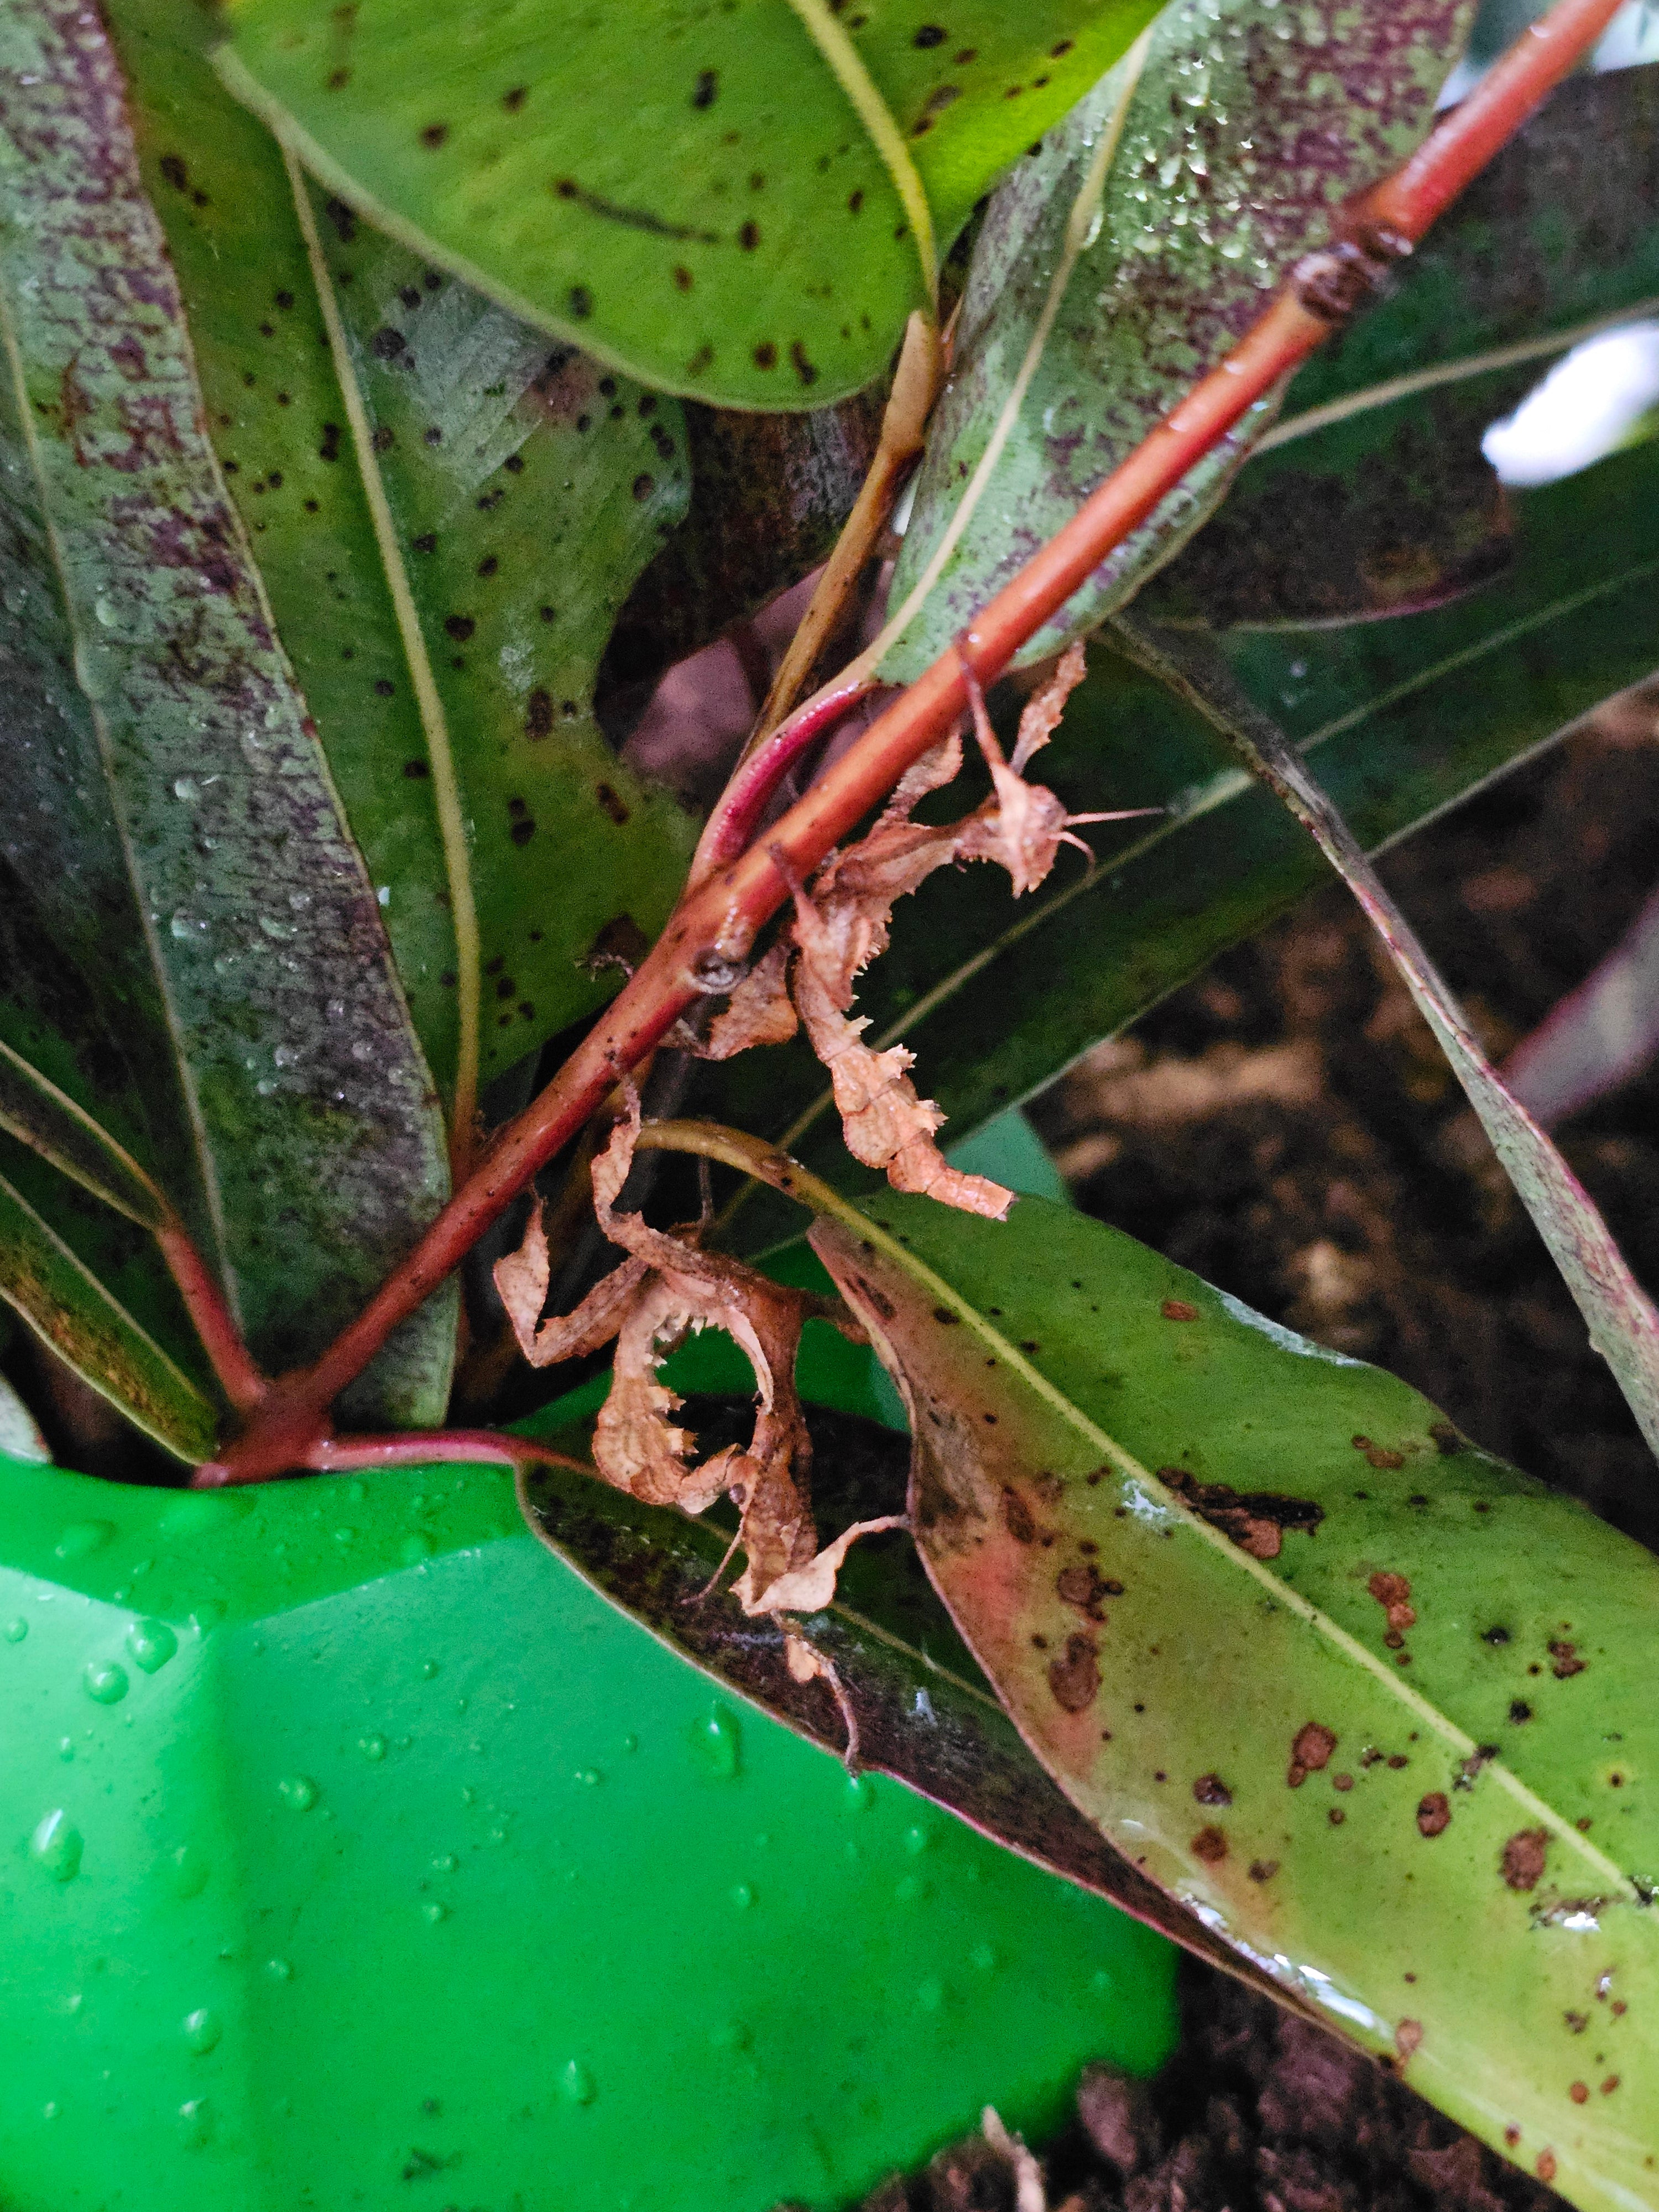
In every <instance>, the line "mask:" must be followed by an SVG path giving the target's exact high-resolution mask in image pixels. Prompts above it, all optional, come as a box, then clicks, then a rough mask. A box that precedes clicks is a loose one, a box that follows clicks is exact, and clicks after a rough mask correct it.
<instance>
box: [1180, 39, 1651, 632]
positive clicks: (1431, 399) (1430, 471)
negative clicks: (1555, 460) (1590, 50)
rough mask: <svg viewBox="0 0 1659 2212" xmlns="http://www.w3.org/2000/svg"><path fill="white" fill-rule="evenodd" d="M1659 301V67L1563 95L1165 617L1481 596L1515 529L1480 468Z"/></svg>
mask: <svg viewBox="0 0 1659 2212" xmlns="http://www.w3.org/2000/svg"><path fill="white" fill-rule="evenodd" d="M1656 300H1659V69H1633V70H1616V71H1613V72H1612V73H1610V74H1608V75H1606V76H1589V77H1581V78H1578V79H1577V80H1574V81H1572V82H1569V83H1567V84H1565V85H1563V86H1561V87H1560V88H1559V89H1558V90H1557V91H1556V92H1555V93H1554V94H1553V95H1552V96H1551V98H1550V100H1549V101H1548V103H1547V105H1546V106H1545V107H1544V108H1543V109H1542V111H1541V112H1540V113H1539V114H1537V115H1535V116H1534V118H1533V119H1532V120H1531V122H1530V123H1528V125H1527V126H1526V128H1525V130H1524V131H1522V133H1521V134H1520V136H1519V137H1517V138H1516V139H1515V140H1513V141H1512V142H1511V143H1510V144H1509V145H1508V146H1506V147H1505V148H1504V150H1503V152H1502V153H1501V154H1499V155H1498V157H1497V159H1496V160H1495V161H1493V162H1492V165H1491V167H1489V168H1487V169H1486V170H1485V171H1483V172H1482V173H1481V174H1480V176H1479V177H1478V178H1477V179H1475V181H1474V184H1473V185H1471V186H1470V188H1469V190H1468V191H1467V192H1466V193H1465V194H1464V195H1463V197H1462V198H1461V199H1460V200H1459V202H1458V203H1457V205H1456V206H1455V208H1454V209H1453V210H1452V211H1451V213H1450V214H1449V216H1447V217H1446V218H1445V220H1444V221H1443V222H1441V223H1439V224H1438V225H1437V227H1436V228H1435V229H1434V230H1432V231H1431V233H1430V234H1429V237H1428V239H1427V240H1426V242H1425V244H1424V245H1423V246H1419V249H1418V251H1417V252H1416V254H1415V255H1414V256H1413V259H1412V263H1411V265H1410V268H1409V270H1407V271H1406V272H1404V274H1403V275H1402V276H1401V281H1400V283H1399V285H1398V286H1397V288H1396V289H1395V292H1394V294H1393V295H1392V296H1391V297H1389V299H1388V300H1386V301H1384V302H1383V304H1382V305H1381V306H1380V307H1376V308H1373V309H1372V310H1371V311H1370V313H1367V314H1365V315H1364V316H1362V317H1361V318H1360V319H1359V320H1358V322H1357V323H1356V324H1354V325H1352V327H1351V328H1350V329H1349V330H1347V331H1344V332H1343V333H1342V334H1341V335H1340V337H1338V338H1337V339H1336V340H1335V341H1334V343H1333V344H1331V345H1330V346H1328V347H1327V348H1326V349H1323V350H1322V352H1320V353H1318V354H1316V356H1314V358H1313V359H1312V361H1310V362H1309V363H1308V364H1307V366H1306V367H1305V368H1303V369H1302V370H1301V371H1300V372H1299V373H1298V374H1297V378H1296V380H1295V382H1294V383H1293V384H1292V385H1291V389H1290V392H1289V394H1288V396H1287V398H1286V399H1285V410H1284V414H1283V416H1282V417H1281V419H1280V420H1279V422H1277V423H1276V424H1275V425H1274V426H1273V428H1272V429H1270V430H1269V431H1267V433H1266V435H1264V436H1263V437H1262V439H1261V441H1260V443H1259V444H1258V446H1257V447H1256V450H1255V453H1254V454H1253V455H1252V457H1251V459H1250V460H1249V463H1248V464H1247V465H1246V466H1245V468H1244V470H1243V473H1242V474H1241V476H1240V477H1239V479H1238V481H1237V483H1236V485H1235V486H1234V487H1233V489H1232V491H1231V493H1230V495H1229V496H1228V498H1227V499H1226V501H1225V503H1224V504H1223V506H1222V507H1221V508H1220V510H1219V512H1218V513H1217V514H1215V515H1214V516H1213V517H1212V520H1210V521H1209V522H1208V523H1207V524H1206V526H1205V527H1204V529H1203V531H1202V532H1200V534H1199V536H1198V537H1197V538H1194V540H1193V542H1192V543H1191V544H1189V545H1188V547H1187V548H1186V549H1185V550H1183V551H1182V553H1181V554H1180V555H1178V556H1177V557H1176V559H1175V560H1174V561H1173V562H1170V565H1169V567H1168V568H1165V569H1164V570H1163V571H1162V572H1161V573H1160V574H1158V576H1157V577H1156V578H1155V579H1154V580H1152V583H1151V584H1150V586H1148V588H1147V592H1146V597H1145V599H1144V601H1143V611H1145V612H1146V614H1147V615H1148V616H1150V617H1152V619H1154V620H1157V621H1160V622H1162V621H1170V620H1176V621H1183V622H1186V621H1194V620H1205V621H1207V622H1209V623H1213V624H1225V623H1294V622H1297V621H1307V622H1316V621H1317V622H1328V621H1337V620H1347V619H1351V618H1353V617H1376V616H1378V615H1386V614H1395V613H1404V612H1409V611H1413V610H1414V609H1415V608H1418V607H1420V606H1423V605H1431V604H1434V603H1435V602H1436V601H1437V600H1438V599H1443V598H1445V597H1447V596H1449V595H1450V594H1452V593H1454V592H1458V591H1460V590H1464V589H1467V588H1468V587H1469V586H1471V585H1474V584H1477V583H1480V582H1481V581H1483V580H1485V579H1486V577H1488V576H1490V575H1491V574H1493V573H1494V572H1495V570H1496V569H1497V568H1499V567H1501V566H1502V564H1503V562H1504V559H1505V558H1506V557H1507V556H1508V553H1509V550H1510V527H1511V524H1510V514H1509V512H1508V508H1507V506H1506V504H1505V502H1504V498H1503V495H1502V494H1501V492H1500V491H1499V489H1498V483H1497V480H1496V478H1495V477H1494V474H1493V472H1492V469H1491V467H1490V466H1489V465H1488V464H1487V462H1486V459H1484V457H1483V456H1482V454H1481V452H1480V441H1481V438H1482V436H1483V435H1484V433H1485V431H1486V428H1487V426H1488V425H1489V424H1490V423H1491V422H1492V421H1493V419H1494V418H1495V417H1496V416H1499V415H1502V414H1504V413H1506V412H1507V411H1508V410H1509V409H1510V407H1511V406H1512V405H1513V404H1515V402H1516V400H1518V399H1519V398H1522V395H1523V394H1524V393H1525V392H1526V391H1527V390H1528V388H1529V387H1530V386H1531V385H1532V384H1533V383H1534V381H1535V380H1536V379H1537V377H1538V376H1539V375H1540V374H1542V373H1543V371H1544V369H1545V368H1547V364H1548V362H1549V360H1550V358H1551V356H1553V355H1554V354H1558V353H1559V352H1560V351H1561V350H1562V349H1564V347H1565V345H1567V344H1568V343H1571V342H1572V340H1573V339H1574V338H1575V337H1577V336H1579V335H1582V334H1583V333H1584V332H1585V331H1587V330H1589V329H1593V328H1595V326H1596V325H1598V324H1599V323H1600V322H1601V320H1602V319H1604V318H1606V317H1607V316H1610V315H1618V314H1620V313H1632V312H1635V311H1637V310H1638V309H1642V308H1651V307H1652V306H1653V305H1654V304H1655V302H1656Z"/></svg>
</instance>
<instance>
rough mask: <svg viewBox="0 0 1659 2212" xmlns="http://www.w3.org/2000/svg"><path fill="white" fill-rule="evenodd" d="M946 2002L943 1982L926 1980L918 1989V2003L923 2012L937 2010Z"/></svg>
mask: <svg viewBox="0 0 1659 2212" xmlns="http://www.w3.org/2000/svg"><path fill="white" fill-rule="evenodd" d="M944 2002H945V1985H944V1984H943V1983H942V1982H935V1981H926V1982H924V1983H923V1984H921V1988H920V1989H919V1990H917V1991H916V2004H917V2007H918V2008H919V2009H920V2010H921V2011H922V2012H937V2011H938V2010H939V2007H940V2006H941V2005H942V2004H943V2003H944Z"/></svg>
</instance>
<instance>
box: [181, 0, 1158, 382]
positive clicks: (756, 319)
mask: <svg viewBox="0 0 1659 2212" xmlns="http://www.w3.org/2000/svg"><path fill="white" fill-rule="evenodd" d="M1151 12H1152V10H1151V8H1150V6H1149V5H1148V3H1147V0H1034V4H1033V5H1031V6H1030V7H1028V8H1025V9H1020V10H1018V11H1015V12H1012V13H1011V12H1010V11H1009V10H1008V9H1005V8H1000V7H998V6H996V5H995V4H994V0H966V4H962V5H957V6H954V7H953V8H952V9H951V10H950V12H949V15H948V16H947V17H946V18H945V20H943V21H941V20H939V18H938V16H937V15H936V14H935V13H933V12H930V10H929V9H928V8H927V6H925V5H924V4H923V0H901V4H896V5H893V6H890V7H885V8H883V9H876V10H872V11H870V12H869V13H868V14H867V15H862V16H844V15H842V14H841V12H840V11H839V10H837V9H834V8H832V7H830V6H829V5H828V4H826V3H825V0H745V4H744V5H741V6H737V7H733V8H731V9H721V8H717V7H714V6H713V5H710V4H707V0H704V4H699V5H697V6H696V7H694V8H692V9H685V8H684V7H681V6H678V5H670V4H668V0H635V4H634V5H632V6H630V7H629V9H628V10H627V11H626V13H625V14H624V15H622V16H620V17H618V16H617V15H615V14H612V13H601V14H598V15H590V16H572V15H569V14H568V13H565V14H561V15H557V16H550V15H535V14H534V13H530V14H524V13H514V12H512V11H508V12H507V13H505V14H503V13H502V11H501V10H500V9H495V8H491V7H489V6H487V5H485V4H483V0H467V4H465V5H460V6H451V7H448V8H447V9H444V10H442V12H441V14H439V15H432V14H430V13H429V12H428V13H425V14H423V13H422V11H420V10H419V9H416V8H413V7H411V6H410V5H408V4H407V0H363V4H360V5H359V6H357V7H356V8H355V9H353V11H352V12H351V14H350V15H345V16H343V15H338V14H337V12H335V11H334V10H332V9H328V8H325V7H323V6H320V5H318V4H317V0H239V4H238V5H237V6H236V7H235V8H234V9H233V10H232V13H231V27H232V34H233V43H232V46H231V47H230V49H229V50H228V52H226V53H225V54H224V56H222V66H223V68H224V70H225V73H226V76H227V77H228V81H229V82H231V83H232V84H234V87H235V88H236V89H237V91H238V93H239V94H240V95H241V96H242V97H243V98H245V99H246V100H249V101H250V102H252V103H253V104H255V105H256V106H258V108H259V109H260V110H261V112H264V114H266V115H267V116H269V117H270V119H271V121H272V123H273V125H274V127H275V128H276V130H277V131H279V132H281V133H282V134H283V135H284V136H285V137H287V138H288V140H289V143H291V144H293V145H294V146H295V149H296V150H297V151H299V152H300V153H301V156H302V158H303V159H304V160H305V161H306V162H307V165H308V166H310V167H312V168H313V170H314V171H315V172H316V173H317V174H319V176H321V177H324V178H325V179H326V180H327V181H328V183H329V185H330V187H331V190H335V191H340V192H341V193H343V195H344V196H345V197H347V198H349V199H350V200H352V201H353V203H354V204H356V205H357V206H359V207H361V208H362V210H364V211H365V212H367V213H368V214H371V215H372V216H374V219H375V220H376V222H379V223H380V225H381V227H382V228H386V229H387V230H389V231H391V232H392V234H395V235H398V236H404V237H407V238H408V239H409V240H410V243H411V244H412V245H413V246H415V247H416V250H418V251H422V252H427V253H428V254H430V255H431V256H432V257H433V258H435V259H437V260H439V261H440V262H441V264H443V265H445V266H447V267H448V268H450V269H451V270H454V271H455V272H456V273H457V274H459V275H460V276H464V277H465V278H466V279H467V281H468V282H470V283H476V284H477V285H478V286H479V287H480V289H483V290H484V291H487V292H489V293H491V294H492V295H494V296H495V298H497V299H499V300H501V301H503V302H504V303H505V304H507V306H509V307H512V308H513V311H514V312H515V313H520V314H523V315H526V317H528V318H529V319H532V320H533V321H536V322H538V323H540V324H542V325H544V326H545V327H546V328H547V329H549V330H551V331H556V332H558V333H559V334H561V335H562V336H564V337H568V338H574V339H575V340H576V341H577V342H578V343H580V344H582V345H583V346H586V347H588V348H590V349H592V350H593V351H594V352H595V353H597V354H599V355H600V356H603V357H605V359H607V360H609V361H611V362H615V363H617V364H619V365H621V366H623V367H625V368H629V369H631V370H632V371H633V373H634V374H636V375H640V376H641V377H643V378H645V379H646V380H647V381H649V382H651V383H653V384H655V385H658V386H662V387H664V388H665V389H667V390H670V391H677V392H689V393H690V394H692V395H693V396H694V397H696V398H708V399H710V400H714V401H719V402H722V403H724V404H737V405H742V406H750V407H785V408H787V407H799V405H800V404H801V403H802V398H803V396H804V395H805V394H806V393H808V392H811V395H812V397H813V398H814V400H816V401H819V402H823V401H826V400H830V399H836V398H840V397H842V395H843V394H844V393H846V392H854V391H856V390H857V389H858V388H859V387H860V386H862V385H865V384H867V383H868V382H869V381H870V380H871V379H872V377H874V376H876V375H878V374H879V373H880V371H881V370H882V369H883V368H885V367H886V365H887V361H888V358H889V356H890V354H891V352H892V350H893V349H894V347H895V346H896V344H897V343H898V340H899V337H900V335H901V333H902V330H903V327H904V321H905V318H906V316H907V315H908V313H909V312H910V310H911V309H912V308H913V307H920V306H921V305H923V304H924V303H925V302H926V301H927V300H928V299H929V297H930V295H931V294H932V292H933V287H934V284H935V283H936V271H937V264H938V259H939V255H940V254H941V253H942V252H944V251H945V249H946V248H947V247H948V246H949V245H950V243H951V240H952V239H953V238H954V237H955V235H956V234H957V231H958V230H959V229H960V228H961V227H962V225H963V222H965V221H966V219H967V216H968V215H969V211H970V210H971V209H972V208H973V206H974V204H975V201H976V200H978V199H979V198H980V197H981V195H982V194H983V193H984V191H986V190H987V187H988V186H989V185H990V184H991V183H992V181H993V179H994V178H995V177H996V176H997V175H999V174H1000V172H1001V171H1002V170H1003V169H1005V168H1006V167H1007V166H1008V164H1009V163H1010V162H1011V161H1014V160H1015V159H1016V158H1017V157H1018V155H1021V154H1023V153H1024V151H1025V149H1027V147H1029V146H1030V143H1032V141H1033V140H1034V139H1035V138H1036V137H1039V136H1040V135H1041V133H1042V131H1045V130H1046V129H1047V128H1048V125H1050V124H1051V123H1053V122H1054V120H1055V119H1056V118H1058V117H1060V116H1061V115H1063V114H1064V113H1065V112H1066V109H1067V108H1068V107H1070V106H1071V105H1072V103H1073V101H1074V100H1077V99H1078V97H1079V95H1080V94H1082V93H1083V92H1084V91H1085V90H1086V88H1088V87H1089V86H1090V85H1091V84H1092V83H1093V82H1094V81H1095V79H1096V78H1097V76H1099V75H1100V74H1101V72H1102V70H1104V69H1106V68H1107V67H1108V66H1109V64H1110V63H1111V62H1112V61H1113V60H1114V58H1115V57H1116V56H1117V55H1118V54H1119V53H1121V52H1122V50H1123V48H1124V46H1126V45H1127V43H1128V41H1129V40H1130V39H1131V38H1132V37H1133V35H1134V34H1135V33H1136V32H1137V31H1138V30H1139V28H1140V27H1141V25H1142V24H1143V23H1144V22H1145V21H1146V18H1147V16H1148V15H1149V14H1150V13H1151ZM786 86H787V88H788V91H787V95H783V96H781V94H780V89H779V88H780V87H786Z"/></svg>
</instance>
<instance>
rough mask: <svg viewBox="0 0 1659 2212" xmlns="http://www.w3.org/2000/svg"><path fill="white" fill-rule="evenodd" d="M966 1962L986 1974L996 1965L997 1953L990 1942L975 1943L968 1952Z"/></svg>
mask: <svg viewBox="0 0 1659 2212" xmlns="http://www.w3.org/2000/svg"><path fill="white" fill-rule="evenodd" d="M968 1963H969V1966H976V1967H977V1968H978V1969H979V1971H980V1972H981V1974H988V1973H990V1972H992V1971H993V1969H994V1967H995V1966H996V1963H997V1954H996V1953H995V1951H994V1949H993V1948H992V1947H991V1945H990V1944H988V1943H975V1946H974V1948H973V1949H972V1950H971V1951H970V1952H969V1954H968Z"/></svg>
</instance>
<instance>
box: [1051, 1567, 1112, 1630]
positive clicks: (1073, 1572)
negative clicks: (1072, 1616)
mask: <svg viewBox="0 0 1659 2212" xmlns="http://www.w3.org/2000/svg"><path fill="white" fill-rule="evenodd" d="M1054 1589H1055V1591H1056V1593H1057V1594H1058V1595H1059V1597H1060V1601H1061V1602H1062V1603H1063V1604H1066V1605H1074V1606H1076V1607H1077V1608H1078V1610H1079V1612H1080V1613H1087V1614H1088V1616H1089V1618H1090V1620H1104V1619H1105V1615H1104V1613H1103V1612H1102V1611H1101V1606H1100V1601H1101V1600H1102V1598H1103V1597H1104V1596H1105V1595H1106V1583H1105V1582H1104V1580H1103V1578H1102V1577H1101V1574H1100V1572H1099V1571H1098V1569H1097V1568H1096V1567H1095V1566H1094V1565H1093V1564H1092V1563H1090V1564H1086V1565H1083V1566H1079V1567H1062V1568H1061V1569H1060V1572H1059V1574H1057V1575H1056V1576H1055V1577H1054Z"/></svg>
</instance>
